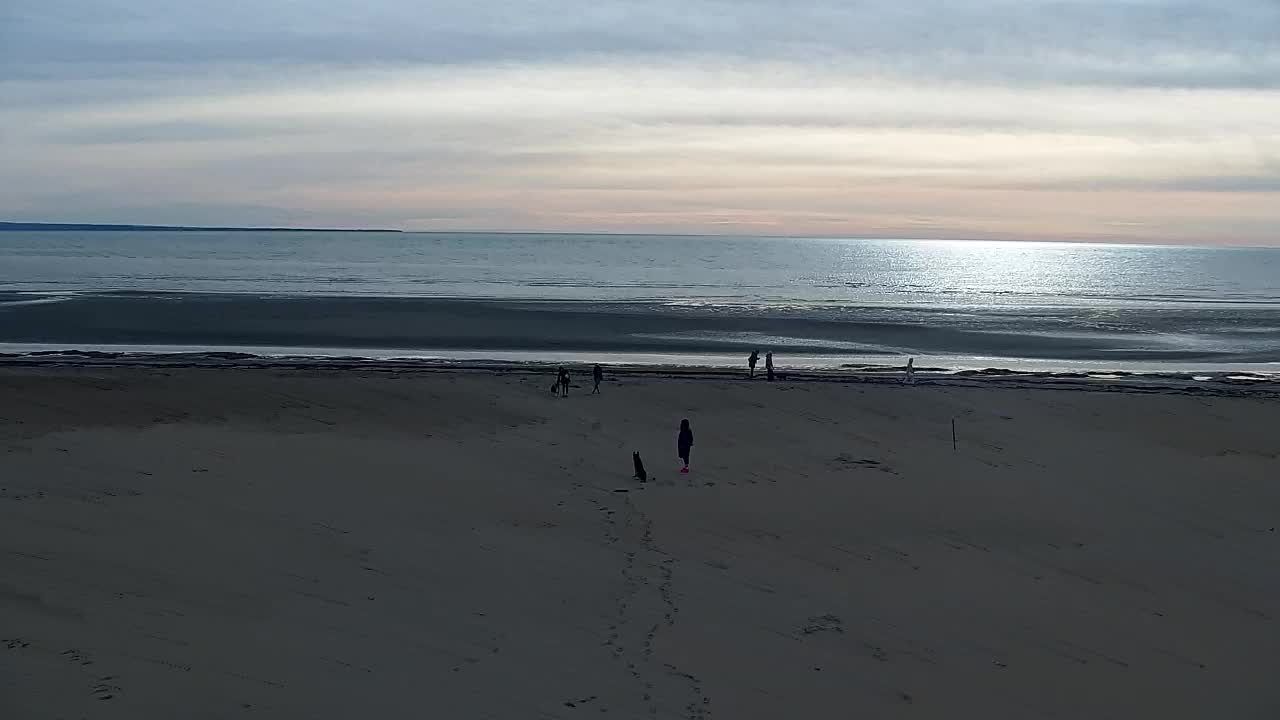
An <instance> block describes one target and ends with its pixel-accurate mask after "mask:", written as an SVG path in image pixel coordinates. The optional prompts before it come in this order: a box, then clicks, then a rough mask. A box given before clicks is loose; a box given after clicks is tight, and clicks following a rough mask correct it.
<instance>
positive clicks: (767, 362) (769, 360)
mask: <svg viewBox="0 0 1280 720" xmlns="http://www.w3.org/2000/svg"><path fill="white" fill-rule="evenodd" d="M758 362H760V351H759V350H752V351H751V356H750V357H748V358H747V366H748V367H750V368H751V374H750V378H751V379H752V380H754V379H755V377H756V363H758ZM764 371H765V373H766V375H767V376H768V379H769V382H773V353H771V352H768V353H765V354H764Z"/></svg>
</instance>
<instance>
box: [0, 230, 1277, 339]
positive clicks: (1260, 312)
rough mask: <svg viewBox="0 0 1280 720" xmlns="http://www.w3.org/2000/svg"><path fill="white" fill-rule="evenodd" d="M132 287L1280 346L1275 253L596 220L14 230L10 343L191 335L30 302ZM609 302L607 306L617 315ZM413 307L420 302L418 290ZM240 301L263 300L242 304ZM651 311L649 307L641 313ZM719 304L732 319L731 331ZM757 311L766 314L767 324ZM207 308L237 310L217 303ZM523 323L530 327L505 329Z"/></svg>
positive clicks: (957, 333) (10, 238)
mask: <svg viewBox="0 0 1280 720" xmlns="http://www.w3.org/2000/svg"><path fill="white" fill-rule="evenodd" d="M121 290H128V291H145V292H147V293H170V292H173V291H182V292H185V293H206V294H224V293H236V294H247V295H250V296H277V297H278V296H294V297H313V298H316V301H317V302H319V297H317V296H322V297H325V298H326V302H328V301H329V300H328V298H331V297H332V296H337V297H361V298H366V299H369V298H385V297H397V298H405V297H410V298H412V297H431V298H455V299H458V298H461V299H491V300H493V299H496V300H503V301H507V302H508V303H513V302H523V301H531V300H536V301H544V302H545V301H558V302H556V303H552V304H551V305H547V306H546V307H547V308H551V309H552V310H554V311H556V312H560V313H562V314H561V315H556V316H555V317H552V318H549V319H548V318H541V319H540V321H542V320H545V321H546V323H547V324H546V325H545V327H544V326H539V328H538V333H537V334H535V335H534V336H533V337H532V338H517V337H516V336H519V335H520V332H519V331H520V327H521V322H522V320H521V318H524V319H525V320H527V319H528V316H527V312H529V311H528V309H527V307H525V308H524V309H521V310H520V311H521V312H525V313H526V315H525V316H520V317H516V316H511V317H503V318H499V319H493V320H491V319H480V320H477V321H476V323H478V324H477V325H475V326H474V327H477V328H481V330H483V332H482V331H481V330H476V331H475V332H474V333H473V332H471V330H470V329H468V330H467V331H466V332H460V331H450V333H449V334H448V335H444V334H440V333H437V334H435V335H433V334H432V333H431V332H429V331H428V330H423V331H421V332H418V333H416V334H415V333H410V334H405V333H403V332H401V333H399V334H397V333H391V332H388V333H383V334H381V335H379V336H378V338H372V337H371V338H368V339H367V340H365V341H359V342H357V340H358V339H359V337H362V336H361V334H360V333H358V332H353V331H350V330H348V329H343V328H342V327H339V325H338V324H336V323H335V324H334V326H333V327H332V328H331V331H330V330H325V329H324V328H320V329H318V330H316V331H315V332H314V333H312V334H310V335H308V336H307V338H306V344H309V345H324V346H337V347H347V346H361V347H363V346H371V343H374V342H375V341H376V340H378V339H379V338H380V339H382V340H385V341H386V342H383V343H382V344H383V345H384V346H386V347H405V348H417V349H424V350H427V349H433V348H434V349H439V348H443V347H445V346H446V345H447V346H451V347H452V348H453V349H468V348H470V349H475V348H492V349H494V350H495V351H496V350H503V349H509V350H537V349H538V338H544V339H545V341H546V343H547V345H546V346H547V347H556V348H558V349H573V344H574V343H575V342H576V343H579V344H580V345H582V348H583V349H593V350H599V349H602V348H605V347H610V346H618V347H620V348H621V347H623V346H625V347H627V348H630V349H633V350H637V351H649V350H653V351H661V350H663V349H664V348H665V347H666V346H664V345H663V343H666V345H668V346H670V347H671V348H677V349H675V350H673V351H675V352H691V353H692V352H714V351H718V350H724V351H725V352H732V353H736V352H737V351H738V350H739V349H740V348H742V347H746V346H749V345H752V344H758V343H765V344H769V345H771V346H774V347H779V348H785V349H788V350H793V351H798V350H800V349H807V350H811V351H812V352H815V353H818V354H828V355H836V354H849V355H853V356H865V355H876V354H892V353H919V354H924V355H945V356H963V357H973V358H987V357H991V358H1015V359H1016V358H1023V359H1037V358H1038V359H1054V358H1059V359H1063V360H1074V361H1090V360H1098V361H1103V360H1142V361H1155V362H1173V363H1178V362H1182V363H1192V362H1196V363H1206V362H1224V363H1235V364H1256V363H1275V362H1280V250H1276V249H1253V248H1213V249H1208V248H1183V247H1153V246H1116V245H1085V244H1051V243H1008V242H972V241H896V240H883V241H877V240H836V239H831V240H827V239H766V238H708V237H654V236H583V235H486V234H409V233H406V234H390V235H388V234H359V233H353V234H346V233H215V232H208V233H206V232H177V233H168V232H146V233H137V232H96V233H79V232H40V233H19V232H6V233H0V291H8V292H7V294H6V295H5V297H4V299H3V302H5V303H8V305H7V306H6V307H7V312H5V313H3V315H4V316H5V318H7V319H0V342H5V341H7V342H60V343H66V342H76V341H78V340H80V339H82V338H83V339H84V340H85V341H86V342H99V343H102V342H109V341H112V340H118V339H120V338H125V339H126V342H153V343H154V342H164V341H166V340H172V339H173V338H175V337H179V334H177V333H176V331H171V330H165V329H163V328H159V329H152V330H148V327H150V326H147V327H136V328H134V327H133V326H130V327H131V328H132V329H130V330H129V331H128V332H125V331H122V330H119V328H117V330H118V332H115V333H114V334H113V333H112V332H107V329H109V328H107V327H106V326H108V325H112V323H115V325H119V324H120V323H119V321H118V317H119V313H120V312H128V313H130V314H136V315H138V316H139V317H143V316H146V317H151V318H152V320H149V321H148V322H152V321H154V322H159V321H160V320H159V318H160V317H161V315H162V314H156V313H152V314H151V315H147V313H146V312H143V310H142V308H141V306H140V305H138V303H139V302H141V300H139V299H138V298H133V299H132V300H131V302H133V303H134V304H132V305H130V306H129V307H128V308H127V309H122V308H121V307H117V306H112V311H113V312H114V313H116V315H114V316H113V317H115V318H117V319H115V320H112V321H110V322H107V321H103V322H102V323H99V324H95V323H97V321H94V320H92V318H90V317H89V313H88V310H85V312H84V313H82V314H81V315H74V314H72V313H71V311H70V310H68V309H66V308H64V309H60V310H59V311H58V312H60V313H62V315H32V314H31V313H33V312H35V311H34V310H26V311H23V312H25V313H27V314H23V312H19V310H20V309H21V308H29V307H31V304H30V302H29V301H30V300H33V299H40V297H42V296H43V295H44V294H45V293H72V295H68V296H63V297H69V298H71V299H72V300H76V299H79V298H85V297H95V296H101V295H103V294H108V295H109V294H110V293H111V292H113V291H121ZM32 292H37V293H41V295H40V296H37V295H31V294H29V293H32ZM146 299H147V301H148V302H151V303H159V302H166V301H171V299H170V300H165V299H164V298H162V297H159V296H150V297H147V298H146ZM583 301H592V302H583ZM15 303H19V304H15ZM189 305H190V302H188V304H187V305H184V306H182V307H188V306H189ZM605 306H607V308H608V310H609V313H610V314H609V315H608V318H605V317H604V316H603V315H599V313H600V312H603V311H601V310H600V308H602V307H605ZM288 307H289V308H295V307H296V306H294V305H289V306H288ZM340 307H348V306H340ZM360 307H361V308H362V310H361V312H365V313H375V314H376V313H386V312H389V311H388V310H387V309H386V307H387V306H381V305H379V306H376V307H377V308H378V309H376V310H372V309H370V308H374V307H375V306H373V305H367V304H366V305H361V306H360ZM396 307H397V308H401V309H398V310H396V311H395V312H397V313H401V314H402V313H403V309H402V308H403V306H396ZM442 307H443V306H439V305H432V306H431V307H430V308H429V315H430V317H428V316H427V315H423V316H422V317H421V318H420V319H422V321H423V322H425V323H426V324H428V325H432V324H435V325H439V324H441V322H442V319H443V320H448V319H449V318H451V317H452V316H453V315H456V314H457V312H458V311H459V310H458V308H454V309H452V310H451V309H449V308H444V309H442ZM510 307H512V308H514V307H515V306H510ZM682 308H683V309H682ZM99 309H102V308H101V307H99ZM294 311H295V310H292V309H291V310H289V312H294ZM514 311H515V310H514V309H513V310H512V312H514ZM586 311H590V312H595V313H597V315H598V319H599V321H600V323H601V324H602V325H606V326H610V327H602V328H601V329H599V331H597V330H594V329H583V328H584V327H585V325H584V324H583V323H587V324H589V323H588V321H581V322H579V321H576V320H575V323H576V324H574V325H573V327H572V328H570V327H569V324H567V323H566V322H563V320H564V318H566V317H569V316H568V315H564V314H563V313H567V312H572V313H578V315H575V316H574V317H578V316H579V315H582V313H583V312H586ZM41 312H52V311H41ZM192 312H193V313H194V312H195V311H194V310H192ZM236 312H241V313H249V312H252V310H251V309H248V308H246V307H244V306H237V307H236ZM327 312H336V311H334V310H332V308H330V310H329V311H327ZM424 312H425V311H424ZM619 313H621V314H622V315H623V316H626V317H629V318H631V321H632V322H634V323H635V327H634V328H633V331H625V328H623V329H619V327H614V326H617V325H618V323H617V320H616V318H617V317H618V316H619V315H618V314H619ZM707 313H713V314H714V315H708V314H707ZM338 314H339V315H340V314H341V313H340V312H339V313H338ZM638 315H643V316H644V317H645V318H647V320H645V321H644V322H641V321H639V320H636V319H635V318H636V317H637V316H638ZM191 317H192V318H196V317H197V316H196V315H192V316H191ZM200 317H203V316H200ZM485 317H486V318H488V316H487V315H486V316H485ZM593 317H595V316H593ZM708 317H712V318H713V319H715V318H719V319H721V320H722V321H723V323H724V324H723V327H719V326H715V325H714V323H713V322H711V321H706V318H708ZM378 318H382V319H385V318H383V316H382V315H378ZM756 320H758V322H759V323H763V324H761V325H759V327H757V326H755V325H752V324H751V323H752V322H754V321H756ZM378 321H379V320H378V319H374V320H373V322H375V323H376V322H378ZM428 321H429V322H428ZM139 322H141V321H139ZM190 322H198V323H203V324H204V325H203V326H208V327H213V326H215V325H217V323H216V322H215V321H214V320H213V319H205V320H194V319H193V320H191V321H190ZM486 322H491V324H490V325H488V326H486V325H484V323H486ZM6 323H7V324H6ZM832 323H844V325H838V326H832V325H831V324H832ZM60 325H65V327H58V326H60ZM99 325H102V326H101V327H100V326H99ZM113 327H114V326H113ZM218 327H221V326H220V325H218ZM469 327H470V326H469ZM485 328H488V329H487V330H486V329H485ZM558 328H559V329H558ZM573 328H577V330H576V332H578V335H573V333H572V332H570V330H572V329H573ZM833 328H834V329H833ZM560 329H564V336H563V337H561V335H560V333H561V330H560ZM196 330H198V328H196ZM846 330H847V332H846ZM186 331H187V334H182V335H181V337H182V338H184V339H183V341H182V342H183V343H186V344H192V343H198V342H199V335H198V334H196V335H192V334H190V333H191V332H193V331H192V330H191V328H187V329H186ZM606 331H609V332H606ZM273 332H275V331H273ZM610 332H612V335H610ZM290 333H291V331H290V330H289V328H287V327H285V328H281V329H279V331H278V332H275V335H272V334H271V333H267V332H265V331H264V333H262V334H259V335H252V334H251V333H248V332H247V331H245V330H243V329H237V328H224V329H223V330H220V331H218V332H216V333H215V332H213V331H212V330H211V331H210V333H209V338H208V341H209V342H214V341H216V342H218V343H233V344H236V343H238V344H257V345H264V344H270V345H275V344H277V342H276V341H277V340H281V339H283V342H282V343H280V344H283V345H285V346H297V345H300V344H303V343H302V340H301V339H299V338H296V337H293V335H291V334H290ZM326 333H328V334H326ZM251 335H252V337H251ZM215 336H216V337H215ZM613 336H617V337H615V338H614V339H613V340H610V339H609V338H610V337H613ZM503 337H511V338H513V339H512V340H511V342H509V343H507V344H506V345H504V343H503V341H502V338H503ZM290 338H292V339H290ZM353 338H355V339H353ZM566 338H580V340H570V339H566ZM1019 338H1023V339H1024V340H1025V342H1019V341H1018V339H1019ZM984 340H985V341H987V342H986V344H984ZM646 343H651V344H652V345H653V346H652V347H650V346H649V344H646ZM464 345H465V346H468V347H463V346H464ZM508 346H509V347H508Z"/></svg>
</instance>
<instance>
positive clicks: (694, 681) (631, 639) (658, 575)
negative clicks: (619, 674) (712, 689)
mask: <svg viewBox="0 0 1280 720" xmlns="http://www.w3.org/2000/svg"><path fill="white" fill-rule="evenodd" d="M608 500H609V502H604V501H601V500H596V499H590V500H589V502H591V503H592V504H594V505H595V506H596V508H597V510H598V511H599V512H600V513H601V514H602V515H603V516H604V519H605V539H606V540H607V542H608V543H609V544H610V545H614V546H616V547H617V549H618V551H619V552H620V553H621V555H622V558H623V563H622V568H621V570H620V572H621V574H622V578H623V591H622V594H621V595H620V596H619V597H618V599H617V602H616V603H615V607H614V609H615V612H616V615H615V617H614V620H613V622H612V623H611V624H610V625H609V628H608V638H607V639H606V640H605V643H604V644H605V646H606V647H608V648H609V649H610V651H611V653H612V655H613V657H614V659H615V660H617V661H618V662H620V663H624V664H625V665H626V668H627V672H628V673H629V674H630V676H631V677H632V678H633V679H634V680H635V682H636V683H637V684H638V686H639V687H638V689H639V692H640V700H641V707H642V708H643V711H644V712H645V713H647V716H648V717H658V715H659V713H660V712H661V713H662V714H663V715H664V716H671V715H674V714H676V713H678V717H681V718H685V719H686V720H706V719H707V718H710V717H711V698H710V697H708V696H707V694H706V692H705V691H704V689H703V686H702V682H701V681H700V680H699V679H698V678H697V677H696V676H694V675H693V674H691V673H688V672H684V671H683V670H681V669H680V668H679V667H677V666H676V665H674V664H671V663H667V662H661V661H659V660H658V658H657V657H656V654H655V644H656V642H657V638H658V634H659V633H660V632H662V631H663V629H665V628H672V627H674V626H675V625H676V622H677V621H678V619H679V615H680V607H679V605H678V604H677V602H676V595H675V592H674V590H673V588H672V577H673V570H672V568H673V566H674V565H675V564H676V562H677V561H676V559H675V558H673V557H671V556H670V555H668V554H667V553H665V552H663V551H662V549H661V548H659V547H658V546H657V545H656V544H655V542H654V537H653V521H652V520H651V519H650V518H649V517H648V516H647V515H646V514H645V513H644V511H642V510H641V509H640V508H639V507H638V506H637V505H636V503H635V502H634V501H633V500H632V497H631V493H630V492H629V491H626V492H621V491H620V492H616V493H614V494H613V495H612V497H610V498H608ZM594 699H595V698H594V697H590V698H586V699H584V700H579V701H569V702H566V703H565V705H566V706H567V707H578V706H580V705H582V704H583V703H585V702H588V701H590V700H594Z"/></svg>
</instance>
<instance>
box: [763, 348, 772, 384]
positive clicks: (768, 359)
mask: <svg viewBox="0 0 1280 720" xmlns="http://www.w3.org/2000/svg"><path fill="white" fill-rule="evenodd" d="M764 371H765V373H766V374H767V375H768V377H769V382H773V353H765V356H764Z"/></svg>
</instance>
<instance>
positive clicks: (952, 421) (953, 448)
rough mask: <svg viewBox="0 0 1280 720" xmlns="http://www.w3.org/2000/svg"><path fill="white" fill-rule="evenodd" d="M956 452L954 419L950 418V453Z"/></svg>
mask: <svg viewBox="0 0 1280 720" xmlns="http://www.w3.org/2000/svg"><path fill="white" fill-rule="evenodd" d="M955 450H956V419H955V418H951V452H955Z"/></svg>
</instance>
